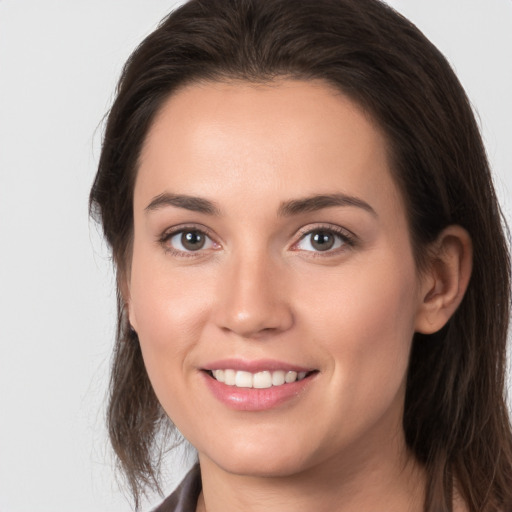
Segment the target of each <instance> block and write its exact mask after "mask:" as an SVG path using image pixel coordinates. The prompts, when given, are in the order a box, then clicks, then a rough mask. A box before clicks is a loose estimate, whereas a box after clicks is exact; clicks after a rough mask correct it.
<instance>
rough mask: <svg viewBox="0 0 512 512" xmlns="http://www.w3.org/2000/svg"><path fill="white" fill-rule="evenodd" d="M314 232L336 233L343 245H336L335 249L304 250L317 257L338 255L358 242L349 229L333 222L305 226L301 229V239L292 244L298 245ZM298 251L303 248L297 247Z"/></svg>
mask: <svg viewBox="0 0 512 512" xmlns="http://www.w3.org/2000/svg"><path fill="white" fill-rule="evenodd" d="M314 233H325V234H328V235H334V236H335V237H336V238H338V239H339V240H340V241H341V242H342V245H341V247H336V248H334V249H327V250H326V251H304V252H308V253H311V254H310V256H311V257H314V258H317V257H329V256H333V255H337V254H339V253H341V252H345V251H347V250H348V249H350V248H353V247H355V246H356V244H357V238H356V236H355V235H354V234H353V233H351V232H350V231H348V230H347V229H345V228H342V227H340V226H335V225H332V224H318V225H316V226H314V227H310V226H307V227H304V228H302V229H300V230H299V236H300V238H299V240H298V241H297V242H295V243H294V244H293V245H292V248H295V247H297V246H298V245H299V244H300V243H301V242H302V241H303V240H305V239H306V237H308V236H311V235H313V234H314ZM296 250H298V251H301V249H296Z"/></svg>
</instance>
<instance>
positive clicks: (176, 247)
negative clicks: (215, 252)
mask: <svg viewBox="0 0 512 512" xmlns="http://www.w3.org/2000/svg"><path fill="white" fill-rule="evenodd" d="M162 244H163V245H164V247H165V248H166V249H168V250H169V251H171V252H174V253H176V255H179V254H180V253H185V254H186V253H191V252H198V251H201V250H204V249H215V248H216V247H217V244H215V242H214V241H213V240H212V239H211V238H210V237H209V236H208V235H207V234H206V233H203V231H200V230H198V229H184V230H181V231H175V232H174V233H171V234H169V235H167V236H165V237H164V238H163V239H162Z"/></svg>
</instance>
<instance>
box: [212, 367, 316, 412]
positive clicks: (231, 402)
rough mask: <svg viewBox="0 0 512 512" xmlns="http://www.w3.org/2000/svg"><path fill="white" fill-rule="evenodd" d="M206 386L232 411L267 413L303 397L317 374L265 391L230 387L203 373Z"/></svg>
mask: <svg viewBox="0 0 512 512" xmlns="http://www.w3.org/2000/svg"><path fill="white" fill-rule="evenodd" d="M202 373H203V376H204V379H205V381H206V385H207V386H208V388H209V389H210V391H211V392H212V393H213V395H214V396H215V398H217V400H219V401H220V402H222V403H223V404H225V405H227V406H228V407H230V408H231V409H235V410H238V411H266V410H269V409H274V408H276V407H279V406H281V405H283V404H285V403H287V402H289V401H291V400H293V399H294V398H296V397H298V396H299V395H301V394H302V393H303V392H304V391H305V389H306V388H307V387H308V386H309V385H310V384H311V383H312V382H313V380H314V376H315V375H316V374H311V375H308V376H307V377H305V378H304V379H302V380H298V381H295V382H291V383H289V384H283V385H281V386H272V387H270V388H265V389H255V388H238V387H236V386H228V385H227V384H224V383H222V382H219V381H218V380H215V379H214V378H213V377H211V376H210V375H209V374H208V373H206V372H202Z"/></svg>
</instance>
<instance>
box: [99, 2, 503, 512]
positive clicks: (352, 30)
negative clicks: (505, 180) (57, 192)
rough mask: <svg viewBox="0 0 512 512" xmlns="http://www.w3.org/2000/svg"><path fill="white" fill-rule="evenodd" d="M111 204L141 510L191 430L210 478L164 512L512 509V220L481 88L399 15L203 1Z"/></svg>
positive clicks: (107, 215)
mask: <svg viewBox="0 0 512 512" xmlns="http://www.w3.org/2000/svg"><path fill="white" fill-rule="evenodd" d="M91 208H92V211H93V213H94V214H96V215H97V216H98V218H99V219H100V220H101V222H102V224H103V228H104V232H105V236H106V238H107V240H108V242H109V244H110V245H111V247H112V251H113V256H114V260H115V263H116V267H117V276H118V289H119V295H118V297H119V303H118V306H119V319H118V335H117V343H116V352H115V356H114V362H113V370H112V380H111V400H110V405H109V428H110V435H111V440H112V442H113V445H114V448H115V450H116V453H117V455H118V457H119V461H120V463H121V466H122V468H123V470H124V471H125V474H126V476H127V478H128V482H129V483H130V485H131V488H132V491H133V494H134V498H135V504H136V507H137V506H138V499H139V497H140V494H141V493H142V492H143V491H144V489H145V487H146V486H150V487H151V486H153V487H155V486H158V480H157V474H158V461H159V454H160V453H161V450H163V449H165V442H166V440H168V436H169V434H170V432H171V431H172V428H173V427H172V426H171V425H175V426H176V427H177V428H178V429H179V431H180V432H181V433H182V434H183V435H184V436H185V437H186V438H187V439H188V440H189V441H190V442H191V444H192V445H193V446H194V447H195V448H196V449H197V452H198V462H199V466H197V467H196V468H195V469H194V470H193V472H192V473H191V474H190V475H189V476H188V477H187V478H186V480H185V481H184V483H183V484H182V486H181V487H180V488H179V489H178V490H177V491H176V493H174V494H173V495H172V496H171V497H170V498H168V499H167V500H166V501H165V502H164V503H163V504H162V505H161V507H159V508H158V509H157V510H159V511H164V510H181V511H183V510H198V511H204V510H207V511H209V512H212V511H216V510H248V511H250V510H267V511H268V510H280V511H283V510H285V511H286V510H295V511H296V510H338V511H345V510H392V511H401V510H404V511H405V510H407V511H412V510H425V511H436V512H437V511H445V510H446V511H449V510H457V511H459V510H460V511H475V512H476V511H504V510H512V436H511V431H510V423H509V419H508V415H507V409H506V405H505V402H504V399H503V389H504V366H505V346H506V334H507V326H508V314H509V303H510V297H509V293H510V270H509V258H508V251H507V246H506V242H505V238H504V235H503V230H502V225H501V216H500V211H499V207H498V205H497V202H496V197H495V194H494V190H493V186H492V182H491V178H490V173H489V169H488V164H487V161H486V157H485V152H484V149H483V146H482V141H481V138H480V135H479V132H478V128H477V126H476V123H475V120H474V117H473V114H472V111H471V108H470V105H469V102H468V100H467V98H466V96H465V94H464V92H463V90H462V88H461V86H460V84H459V83H458V81H457V79H456V77H455V76H454V74H453V72H452V70H451V69H450V67H449V65H448V64H447V62H446V61H445V59H444V58H443V57H442V56H441V55H440V53H439V52H438V51H437V50H436V49H435V48H434V47H433V46H432V45H431V44H430V43H429V42H428V41H427V40H426V39H425V37H424V36H423V35H422V34H421V33H420V32H419V31H418V30H417V29H416V28H415V27H414V26H413V25H412V24H410V23H409V22H408V21H407V20H405V19H404V18H402V17H401V16H400V15H398V14H397V13H395V12H394V11H393V10H391V9H390V8H389V7H387V6H386V5H384V4H382V3H380V2H378V1H375V0H321V1H318V0H315V1H313V0H303V1H301V2H289V1H288V0H236V1H234V0H192V1H191V2H188V3H187V4H185V5H184V6H183V7H181V8H180V9H178V10H177V11H175V12H174V13H172V14H171V15H170V16H169V17H168V18H167V19H165V20H164V21H163V22H162V24H161V25H160V27H159V28H158V29H157V30H156V31H155V32H154V33H153V34H151V35H150V36H149V37H148V38H147V39H146V40H145V41H144V42H143V43H142V44H141V45H140V47H139V48H138V49H137V50H136V51H135V52H134V54H133V55H132V56H131V58H130V60H129V61H128V63H127V65H126V67H125V69H124V72H123V76H122V78H121V81H120V84H119V89H118V94H117V98H116V100H115V103H114V105H113V107H112V110H111V112H110V114H109V117H108V123H107V128H106V133H105V138H104V144H103V149H102V154H101V159H100V163H99V169H98V174H97V176H96V180H95V182H94V185H93V188H92V191H91ZM168 418H170V421H172V423H170V421H169V419H168ZM162 434H163V435H162Z"/></svg>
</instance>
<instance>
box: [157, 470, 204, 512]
mask: <svg viewBox="0 0 512 512" xmlns="http://www.w3.org/2000/svg"><path fill="white" fill-rule="evenodd" d="M200 492H201V473H200V471H199V464H196V465H195V466H193V467H192V469H191V470H190V471H189V472H188V473H187V475H186V476H185V478H184V479H183V480H182V481H181V483H180V485H178V487H177V488H176V490H175V491H174V492H173V493H172V494H171V495H170V496H169V497H168V498H166V499H165V501H164V502H163V503H161V504H160V505H159V506H158V507H157V508H155V510H154V511H153V512H196V507H197V499H198V498H199V493H200Z"/></svg>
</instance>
